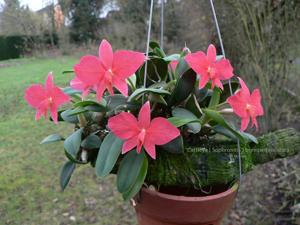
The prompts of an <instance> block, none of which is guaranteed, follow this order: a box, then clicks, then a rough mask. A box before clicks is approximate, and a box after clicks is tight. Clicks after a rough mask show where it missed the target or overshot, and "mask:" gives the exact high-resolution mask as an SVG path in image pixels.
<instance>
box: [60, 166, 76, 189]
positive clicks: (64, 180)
mask: <svg viewBox="0 0 300 225" xmlns="http://www.w3.org/2000/svg"><path fill="white" fill-rule="evenodd" d="M75 168H76V164H75V163H73V162H71V161H68V162H66V163H65V164H64V166H63V168H62V170H61V173H60V187H61V189H62V190H65V188H66V187H67V185H68V184H69V181H70V179H71V176H72V174H73V172H74V170H75Z"/></svg>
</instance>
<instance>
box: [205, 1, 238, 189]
mask: <svg viewBox="0 0 300 225" xmlns="http://www.w3.org/2000/svg"><path fill="white" fill-rule="evenodd" d="M210 5H211V10H212V13H213V17H214V22H215V25H216V28H217V33H218V38H219V41H220V45H221V50H222V54H223V56H224V58H226V56H225V50H224V45H223V40H222V35H221V31H220V27H219V23H218V18H217V14H216V10H215V6H214V2H213V0H210ZM228 82H229V90H230V95H233V93H232V86H231V80H230V79H229V81H228ZM237 148H238V161H239V176H240V183H241V180H242V157H241V147H240V140H239V139H237Z"/></svg>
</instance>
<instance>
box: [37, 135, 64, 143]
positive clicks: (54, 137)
mask: <svg viewBox="0 0 300 225" xmlns="http://www.w3.org/2000/svg"><path fill="white" fill-rule="evenodd" d="M63 140H64V138H63V137H62V136H60V135H59V134H51V135H49V136H48V137H46V138H44V140H42V142H41V143H40V144H48V143H52V142H57V141H63Z"/></svg>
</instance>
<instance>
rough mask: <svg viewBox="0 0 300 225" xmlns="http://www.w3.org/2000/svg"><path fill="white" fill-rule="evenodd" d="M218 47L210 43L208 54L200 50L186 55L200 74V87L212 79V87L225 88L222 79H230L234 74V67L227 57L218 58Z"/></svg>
mask: <svg viewBox="0 0 300 225" xmlns="http://www.w3.org/2000/svg"><path fill="white" fill-rule="evenodd" d="M216 57H217V53H216V48H215V46H214V45H212V44H211V45H209V47H208V49H207V55H205V53H204V52H202V51H198V52H196V53H190V54H188V55H187V56H186V57H185V60H186V61H187V63H188V64H189V66H190V67H191V68H192V69H193V70H194V71H195V72H196V73H197V74H199V75H200V83H199V88H204V87H205V85H206V84H207V83H208V82H209V81H210V80H211V87H212V89H213V88H214V86H217V87H219V88H221V89H222V90H223V85H222V82H221V80H228V79H230V78H231V77H232V76H233V68H232V66H231V64H230V62H229V60H227V59H224V58H223V59H220V60H217V58H216Z"/></svg>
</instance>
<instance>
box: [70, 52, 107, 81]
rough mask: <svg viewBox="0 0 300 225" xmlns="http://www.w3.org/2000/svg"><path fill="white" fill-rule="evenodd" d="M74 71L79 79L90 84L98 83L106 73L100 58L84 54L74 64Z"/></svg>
mask: <svg viewBox="0 0 300 225" xmlns="http://www.w3.org/2000/svg"><path fill="white" fill-rule="evenodd" d="M74 71H75V74H76V76H77V77H78V79H80V80H81V82H83V83H84V84H86V85H88V86H93V85H97V84H98V82H99V80H101V78H102V77H103V76H104V74H105V70H104V68H103V66H102V64H101V62H100V60H99V59H98V58H97V57H95V56H91V55H87V56H83V57H82V58H81V59H80V62H79V63H78V64H76V65H75V66H74Z"/></svg>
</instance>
